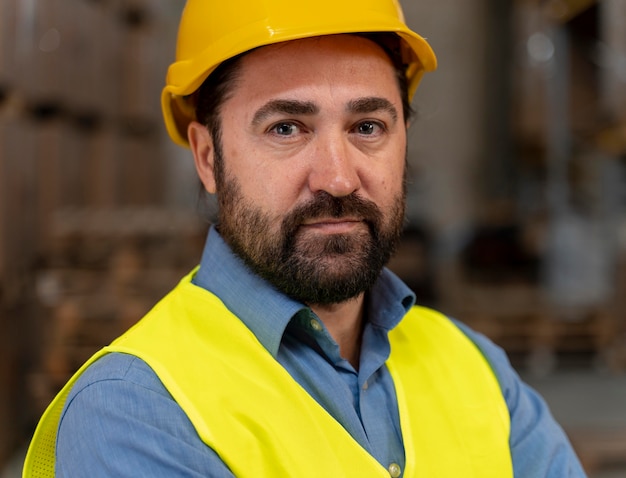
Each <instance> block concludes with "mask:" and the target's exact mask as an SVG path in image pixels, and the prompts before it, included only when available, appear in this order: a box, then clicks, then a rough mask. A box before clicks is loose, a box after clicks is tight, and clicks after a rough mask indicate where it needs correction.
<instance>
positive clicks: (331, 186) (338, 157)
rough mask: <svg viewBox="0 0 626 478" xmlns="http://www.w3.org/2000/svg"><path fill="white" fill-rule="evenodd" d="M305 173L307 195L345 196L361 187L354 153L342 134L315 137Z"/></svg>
mask: <svg viewBox="0 0 626 478" xmlns="http://www.w3.org/2000/svg"><path fill="white" fill-rule="evenodd" d="M317 141H318V144H317V147H316V148H315V149H314V151H315V152H314V156H313V158H312V160H311V168H310V172H309V189H310V190H311V192H314V193H316V192H318V191H324V192H326V193H328V194H330V195H332V196H335V197H343V196H349V195H350V194H352V193H353V192H355V191H357V190H358V189H359V188H360V187H361V179H360V176H359V171H358V164H357V161H356V159H357V158H356V152H355V151H354V150H353V149H354V148H352V147H351V145H350V142H349V140H348V138H345V137H344V136H343V135H342V134H340V133H339V134H334V135H325V136H323V137H319V138H317Z"/></svg>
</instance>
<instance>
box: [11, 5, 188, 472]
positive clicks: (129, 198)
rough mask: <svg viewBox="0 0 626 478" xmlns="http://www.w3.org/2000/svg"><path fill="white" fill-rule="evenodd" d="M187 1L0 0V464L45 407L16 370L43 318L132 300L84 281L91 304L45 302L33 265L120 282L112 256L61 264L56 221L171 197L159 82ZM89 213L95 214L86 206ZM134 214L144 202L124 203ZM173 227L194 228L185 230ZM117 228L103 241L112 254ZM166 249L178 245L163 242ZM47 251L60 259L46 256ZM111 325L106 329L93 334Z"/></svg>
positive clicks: (33, 357) (26, 368) (153, 204)
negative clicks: (98, 297)
mask: <svg viewBox="0 0 626 478" xmlns="http://www.w3.org/2000/svg"><path fill="white" fill-rule="evenodd" d="M183 4H184V1H183V0H174V1H171V0H99V1H91V0H2V2H0V363H1V364H2V366H0V429H2V430H6V432H4V433H2V434H0V464H1V463H2V462H3V461H4V458H5V457H6V455H7V454H8V453H9V452H10V451H11V449H12V448H13V447H15V446H16V444H17V442H18V441H19V440H22V439H24V438H25V437H26V436H27V435H28V434H29V433H31V432H32V430H31V429H30V426H31V425H32V423H31V421H30V420H32V419H33V417H34V416H36V415H38V414H39V413H40V412H41V408H40V407H41V404H40V403H38V404H37V407H33V406H31V405H32V404H31V403H30V399H29V397H30V394H29V385H28V384H27V383H26V381H25V377H26V376H27V375H29V374H30V372H31V371H32V370H33V368H36V367H38V365H37V364H39V363H40V360H41V359H42V357H43V356H44V355H45V354H46V353H47V352H46V351H44V349H42V347H43V346H44V345H46V347H47V344H48V339H49V338H50V337H52V336H50V335H48V332H51V330H52V329H55V327H56V325H52V324H53V322H54V320H52V319H53V318H57V319H58V323H59V324H64V325H62V326H61V329H63V327H66V328H67V327H70V326H69V325H68V324H70V323H71V322H72V313H71V312H70V311H71V310H77V311H78V315H80V314H81V313H82V312H83V310H85V311H86V310H90V311H91V310H98V311H100V312H99V317H100V319H102V321H103V322H106V321H107V320H109V319H111V320H112V317H113V315H115V317H117V316H118V315H119V313H121V312H120V310H121V309H124V310H126V311H127V310H130V309H132V307H131V306H130V305H128V304H130V303H132V300H131V299H128V301H125V302H124V304H125V305H123V306H122V305H120V306H115V307H113V309H114V310H113V311H110V310H109V309H111V307H112V305H111V304H112V303H115V302H107V301H102V302H101V303H100V304H99V305H89V304H93V301H94V300H95V299H93V297H92V295H93V294H92V292H90V293H89V294H92V295H89V294H87V292H85V291H83V292H84V294H86V295H87V296H89V297H91V298H90V299H85V301H86V302H85V304H87V305H84V306H83V305H81V304H83V302H82V301H79V300H74V301H70V303H69V305H68V304H67V303H66V302H67V299H65V298H60V299H59V300H60V303H59V304H58V307H57V306H56V305H55V306H54V308H53V310H51V309H50V305H49V304H43V306H42V305H40V302H39V300H38V298H39V297H40V294H39V295H38V292H37V289H38V288H41V284H42V282H41V281H42V277H44V278H45V277H48V278H51V277H57V276H58V277H59V278H60V279H59V280H58V281H57V282H59V283H65V282H64V281H66V280H67V281H69V283H71V284H75V283H77V282H78V283H79V284H81V286H83V287H86V285H87V284H90V280H92V279H93V281H96V279H97V278H101V279H102V282H103V283H104V284H109V285H110V284H113V283H117V282H115V280H113V279H111V278H110V277H109V275H110V274H113V270H117V269H116V267H117V266H116V267H113V266H111V267H108V266H107V268H104V267H103V266H99V268H96V269H90V272H89V274H87V273H85V274H86V275H85V274H84V273H83V270H84V269H85V268H86V267H87V266H86V264H85V263H84V262H76V263H68V264H69V265H65V266H63V267H62V268H61V269H62V270H63V272H60V271H59V269H58V268H57V266H56V264H58V263H59V261H61V258H62V257H65V258H67V257H69V256H68V254H69V253H67V251H64V252H62V253H61V252H59V241H60V239H59V237H60V236H59V235H58V234H57V233H56V232H54V228H55V227H56V225H57V224H58V223H59V221H58V220H57V219H56V218H58V217H59V215H61V216H62V215H63V211H69V210H75V208H83V209H84V210H87V211H94V212H95V216H94V217H98V216H97V213H98V212H99V211H117V210H125V211H127V210H129V208H130V209H133V208H141V209H142V210H144V211H145V210H146V208H166V209H167V207H168V194H169V191H168V187H167V185H166V178H167V175H168V170H167V167H166V163H167V161H168V158H167V157H166V156H168V155H170V154H171V150H168V149H167V148H164V147H163V145H164V144H167V142H168V140H167V138H166V135H165V131H164V127H163V126H162V121H161V117H160V94H159V93H160V89H161V87H162V85H163V83H164V77H165V72H166V68H167V65H168V64H169V62H170V61H171V59H172V58H173V51H174V45H175V43H174V36H175V31H176V27H177V21H178V17H179V13H180V10H181V9H182V7H183ZM184 187H187V188H188V185H185V186H184ZM170 215H171V214H170ZM88 216H92V214H90V213H86V214H84V215H83V217H88ZM138 216H142V214H134V216H133V217H134V218H135V217H138ZM142 217H143V216H142ZM168 220H169V219H168ZM173 223H174V224H176V222H175V221H174V222H173ZM134 234H135V235H136V236H137V237H140V238H141V237H144V236H145V233H144V232H142V231H135V233H134ZM181 234H182V235H185V234H187V236H189V232H188V231H187V232H184V231H182V232H181ZM77 235H78V236H81V237H84V238H86V237H88V234H87V235H86V234H82V233H81V234H78V233H77ZM171 236H172V234H170V237H171ZM125 237H126V236H125ZM133 240H134V239H133ZM133 240H130V239H129V241H130V242H133ZM138 240H139V239H138ZM141 240H144V239H141ZM125 241H126V239H124V241H121V242H119V241H117V242H116V240H111V241H109V242H108V243H107V244H108V245H107V248H108V249H110V250H109V253H108V255H107V261H108V260H109V258H110V257H116V256H117V252H116V251H118V250H119V249H120V248H123V247H122V245H121V243H124V244H126V242H125ZM61 242H62V241H61ZM96 242H97V243H101V242H102V241H99V242H98V241H96ZM105 242H106V241H105ZM89 243H90V240H87V239H85V240H84V241H83V242H82V243H81V244H80V245H76V246H75V247H76V248H86V249H89V246H88V244H89ZM86 244H87V245H86ZM124 247H126V246H124ZM172 252H176V249H175V248H170V249H168V250H167V251H163V254H164V255H167V254H170V253H172ZM57 254H61V255H60V256H57ZM77 254H79V255H80V253H77ZM70 255H71V254H70ZM164 261H165V262H166V263H167V259H164ZM61 262H62V261H61ZM170 262H171V261H170ZM51 264H55V266H54V267H55V272H50V271H49V270H48V268H49V267H51ZM59 267H61V266H59ZM164 267H165V266H164ZM68 271H70V272H68ZM177 272H178V271H177ZM68 274H69V277H70V279H66V277H67V276H68ZM165 275H166V274H165V273H163V274H161V276H162V277H165ZM157 276H159V275H158V274H157ZM161 276H159V277H161ZM167 277H168V281H169V275H168V276H167ZM83 278H85V281H84V284H83V283H82V280H83ZM87 278H90V279H87ZM61 279H62V280H61ZM163 280H164V281H165V279H163ZM52 282H54V281H50V280H48V282H46V280H43V283H44V284H45V283H47V284H50V283H52ZM72 287H73V286H72ZM94 287H95V286H94ZM101 287H102V286H101ZM111 287H113V286H111ZM154 287H156V286H154ZM161 288H163V287H161ZM44 289H45V287H44ZM60 290H61V291H62V292H63V293H64V291H65V289H60ZM72 290H73V289H72V288H71V287H70V288H69V289H68V290H67V293H68V294H70V295H71V291H72ZM83 292H80V294H83ZM80 294H79V295H80ZM145 295H146V297H148V296H149V297H152V296H151V295H150V294H148V293H146V294H145ZM142 297H143V296H142ZM81 300H82V299H81ZM120 300H121V299H120ZM137 300H139V299H137ZM141 300H144V299H143V298H142V299H141ZM145 300H146V301H148V299H147V298H146V299H145ZM77 304H79V305H77ZM142 304H143V302H142ZM42 307H43V310H42ZM120 308H121V309H120ZM139 308H142V307H138V306H137V309H139ZM107 310H108V311H109V312H107ZM107 313H108V314H109V315H107ZM124 313H126V312H124ZM87 315H89V314H87ZM127 315H133V316H134V315H136V314H130V313H128V314H127ZM55 320H56V319H55ZM96 322H97V321H96ZM82 323H83V322H81V324H82ZM94 323H95V322H94ZM63 330H64V329H63ZM55 333H56V332H55ZM80 333H81V334H82V333H83V332H80ZM61 335H62V334H61ZM96 335H99V333H98V334H96ZM109 335H110V334H109ZM109 335H107V333H105V332H102V338H107V337H108V336H109ZM57 336H58V335H56V336H55V337H57ZM44 339H45V340H44ZM55 340H56V339H55ZM59 340H61V341H65V338H62V339H59ZM76 340H77V341H78V339H76ZM46 350H47V349H46ZM47 357H48V358H49V357H50V355H48V356H47ZM46 360H47V359H46ZM50 360H51V361H52V362H53V361H54V360H65V359H64V358H61V359H54V360H53V359H52V358H50ZM70 362H71V361H70ZM71 363H72V364H73V363H74V362H71ZM50 366H51V367H52V368H53V369H54V368H55V367H56V369H59V368H60V367H59V366H58V364H57V365H56V366H55V365H54V364H53V363H51V364H50ZM38 370H41V367H38ZM66 370H69V369H66ZM31 388H32V387H31ZM35 388H36V387H35Z"/></svg>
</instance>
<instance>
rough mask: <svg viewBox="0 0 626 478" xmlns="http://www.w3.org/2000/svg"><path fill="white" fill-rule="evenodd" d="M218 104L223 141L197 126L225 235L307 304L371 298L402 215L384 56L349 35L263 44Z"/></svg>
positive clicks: (402, 150) (398, 138)
mask: <svg viewBox="0 0 626 478" xmlns="http://www.w3.org/2000/svg"><path fill="white" fill-rule="evenodd" d="M221 111H222V113H221V117H220V120H221V141H220V143H221V144H214V142H213V139H212V136H211V135H210V134H209V132H208V131H207V129H206V128H205V127H204V126H202V125H200V124H199V123H192V124H191V125H190V127H189V131H188V133H189V139H190V145H191V148H192V151H193V153H194V158H195V161H196V167H197V170H198V174H199V176H200V178H201V180H202V182H203V184H204V186H205V188H206V190H207V191H208V192H210V193H217V195H218V201H219V205H220V218H219V229H220V233H221V234H222V236H223V237H224V239H225V240H226V241H227V242H228V243H229V244H230V245H231V247H232V248H233V250H234V251H235V252H236V253H237V254H239V255H240V256H241V257H242V258H243V259H244V260H245V261H246V262H247V263H248V265H249V266H250V267H251V268H252V269H253V270H254V271H255V272H257V273H258V274H260V275H261V276H262V277H265V278H266V279H267V280H269V281H270V282H271V283H273V284H274V285H275V286H276V287H277V288H278V289H280V290H282V291H283V292H285V293H287V294H288V295H290V296H292V297H294V298H296V299H298V300H301V301H302V302H304V303H307V304H309V305H320V306H330V305H331V304H339V303H343V302H346V301H349V300H356V301H359V300H362V296H363V293H364V292H365V291H366V290H368V289H369V287H371V285H372V284H373V282H374V281H375V280H376V278H377V276H378V274H379V273H380V270H381V268H382V266H383V265H384V264H385V263H386V262H387V260H388V258H389V255H390V254H391V252H392V249H393V248H394V246H395V243H396V242H397V238H398V237H399V235H400V232H401V229H402V223H403V219H404V202H405V201H404V171H405V160H406V157H405V155H406V124H405V120H404V118H403V113H402V99H401V96H400V91H399V87H398V83H397V80H396V76H395V72H394V69H393V66H392V65H391V62H390V60H389V59H388V57H387V55H386V54H385V53H384V52H383V50H382V49H381V48H380V47H378V46H377V45H376V44H375V43H373V42H371V41H369V40H367V39H364V38H360V37H355V36H349V35H337V36H327V37H318V38H312V39H305V40H296V41H292V42H287V43H282V44H277V45H272V46H268V47H263V48H260V49H258V50H255V51H253V52H252V53H250V54H248V55H246V56H245V57H244V58H243V59H242V64H241V70H240V72H239V74H238V77H237V80H236V84H235V86H234V88H233V90H232V92H231V94H230V95H229V97H228V98H227V99H226V101H225V102H224V104H223V105H222V109H221ZM216 160H217V162H218V164H219V163H220V160H221V161H222V162H223V164H222V165H221V168H217V170H216V167H215V164H216Z"/></svg>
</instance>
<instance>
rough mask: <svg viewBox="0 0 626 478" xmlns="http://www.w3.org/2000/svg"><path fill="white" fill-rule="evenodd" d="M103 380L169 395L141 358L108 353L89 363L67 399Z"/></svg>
mask: <svg viewBox="0 0 626 478" xmlns="http://www.w3.org/2000/svg"><path fill="white" fill-rule="evenodd" d="M103 382H105V383H106V382H126V383H129V384H134V385H137V386H141V387H143V388H145V389H146V390H150V391H152V392H154V393H157V394H160V395H163V396H167V397H169V393H168V392H167V390H166V389H165V387H164V386H163V384H162V383H161V381H160V380H159V378H158V377H157V375H156V374H155V373H154V371H153V370H152V369H151V368H150V367H149V366H148V364H146V363H145V362H144V361H143V360H141V359H139V358H137V357H135V356H134V355H129V354H123V353H110V354H107V355H105V356H103V357H101V358H100V359H98V360H97V361H96V362H94V363H93V364H91V365H90V366H89V367H88V368H87V369H86V370H85V371H84V372H83V373H82V375H81V376H80V377H79V378H78V380H77V381H76V383H75V385H74V387H73V388H72V390H71V392H70V394H69V396H68V400H67V401H68V402H69V401H70V400H71V399H72V398H73V397H75V396H76V395H78V394H80V393H81V392H83V391H84V390H85V389H87V388H89V387H91V386H93V385H96V384H102V383H103ZM119 385H121V383H119Z"/></svg>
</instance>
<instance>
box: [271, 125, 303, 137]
mask: <svg viewBox="0 0 626 478" xmlns="http://www.w3.org/2000/svg"><path fill="white" fill-rule="evenodd" d="M271 131H272V132H273V133H275V134H277V135H279V136H292V135H294V134H296V133H297V132H298V126H297V125H295V124H293V123H279V124H277V125H275V126H274V127H273V128H272V129H271Z"/></svg>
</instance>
